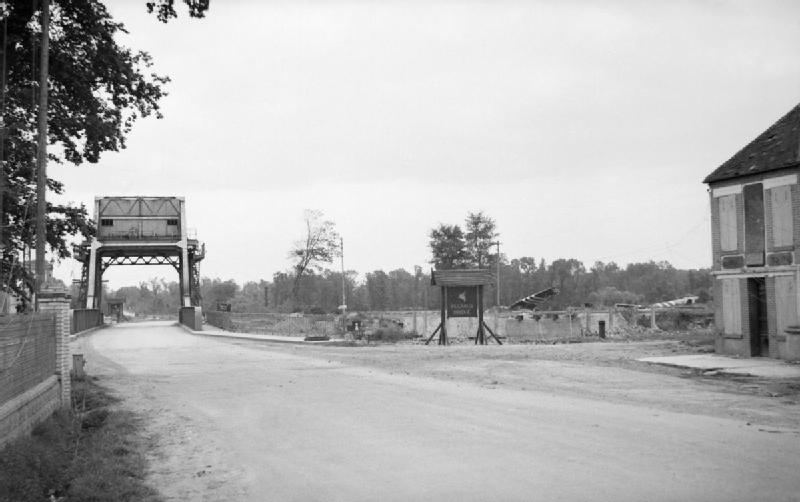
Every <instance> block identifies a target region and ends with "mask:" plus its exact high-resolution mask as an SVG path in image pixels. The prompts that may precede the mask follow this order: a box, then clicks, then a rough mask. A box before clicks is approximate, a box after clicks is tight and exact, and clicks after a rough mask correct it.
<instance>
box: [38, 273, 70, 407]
mask: <svg viewBox="0 0 800 502" xmlns="http://www.w3.org/2000/svg"><path fill="white" fill-rule="evenodd" d="M69 300H70V297H69V295H68V294H67V292H66V291H65V290H62V289H50V288H45V289H42V291H40V292H39V310H40V311H41V312H42V313H43V314H53V316H55V328H56V330H55V331H56V332H55V337H56V367H55V368H53V370H54V372H55V374H56V375H57V376H58V379H59V380H60V382H61V406H62V407H69V406H70V405H71V401H70V399H71V390H72V385H71V382H70V378H69V370H70V365H71V364H72V361H71V356H70V351H69V329H70V326H69V323H70V319H69V317H70V316H69Z"/></svg>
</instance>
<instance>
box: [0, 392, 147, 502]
mask: <svg viewBox="0 0 800 502" xmlns="http://www.w3.org/2000/svg"><path fill="white" fill-rule="evenodd" d="M72 386H73V387H72V396H73V399H72V400H73V403H72V409H70V410H59V411H58V412H56V413H55V414H54V415H53V416H52V417H51V418H49V419H48V420H46V421H45V422H43V423H41V424H40V425H38V426H37V427H36V428H35V429H34V430H33V432H32V434H31V436H30V437H26V438H21V439H19V440H17V441H14V442H13V443H11V444H9V445H8V446H7V447H6V448H5V449H3V450H2V451H0V502H27V501H37V502H41V501H47V500H56V501H60V502H70V501H87V502H90V501H98V502H99V501H104V502H105V501H109V502H116V501H134V500H135V501H144V502H157V501H159V500H161V499H160V498H159V497H158V495H157V493H156V492H155V490H153V489H152V488H150V487H149V486H147V485H146V484H145V483H144V481H143V480H144V476H145V472H146V463H145V459H144V451H145V449H146V447H147V444H146V442H145V440H144V439H143V438H142V437H141V435H140V434H139V432H138V431H139V423H140V422H139V418H138V417H136V416H135V415H134V414H133V413H131V412H128V411H125V410H121V409H119V408H118V407H116V406H115V404H116V402H117V400H116V399H115V398H113V397H112V396H111V395H110V394H109V392H108V391H107V390H106V389H104V388H103V387H101V386H99V385H98V384H97V383H96V382H95V381H93V380H92V379H87V380H85V381H74V380H73V382H72Z"/></svg>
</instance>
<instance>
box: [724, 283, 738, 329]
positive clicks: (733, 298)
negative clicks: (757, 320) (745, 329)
mask: <svg viewBox="0 0 800 502" xmlns="http://www.w3.org/2000/svg"><path fill="white" fill-rule="evenodd" d="M739 300H740V298H739V279H722V331H723V332H724V333H725V334H726V335H741V334H742V316H741V309H742V305H741V303H740V301H739Z"/></svg>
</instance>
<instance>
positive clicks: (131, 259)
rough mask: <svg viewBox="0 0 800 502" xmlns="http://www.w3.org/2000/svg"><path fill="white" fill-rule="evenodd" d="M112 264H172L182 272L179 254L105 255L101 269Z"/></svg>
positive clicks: (104, 269) (103, 269)
mask: <svg viewBox="0 0 800 502" xmlns="http://www.w3.org/2000/svg"><path fill="white" fill-rule="evenodd" d="M111 265H172V266H173V267H174V268H175V270H176V271H177V272H178V273H181V260H180V258H178V257H177V256H169V255H161V256H104V257H103V258H102V265H101V266H100V267H101V270H102V271H103V272H105V271H106V269H108V267H110V266H111Z"/></svg>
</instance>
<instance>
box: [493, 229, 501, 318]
mask: <svg viewBox="0 0 800 502" xmlns="http://www.w3.org/2000/svg"><path fill="white" fill-rule="evenodd" d="M492 244H494V245H496V246H497V260H496V261H497V278H496V279H495V281H496V286H495V290H496V291H495V293H496V294H497V302H496V303H495V314H494V332H495V333H499V331H498V325H499V324H500V241H495V242H493V243H492Z"/></svg>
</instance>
